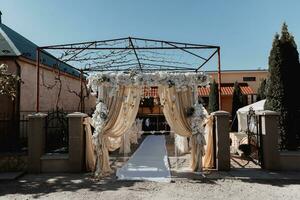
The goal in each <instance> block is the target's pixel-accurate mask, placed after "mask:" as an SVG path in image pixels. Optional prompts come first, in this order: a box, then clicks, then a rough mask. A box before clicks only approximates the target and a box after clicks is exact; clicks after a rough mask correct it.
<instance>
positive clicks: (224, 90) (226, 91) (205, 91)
mask: <svg viewBox="0 0 300 200" xmlns="http://www.w3.org/2000/svg"><path fill="white" fill-rule="evenodd" d="M240 88H241V92H242V94H244V95H251V94H254V92H253V90H252V88H251V87H250V86H240ZM209 91H210V88H209V87H199V88H198V95H199V96H209ZM221 94H222V95H232V94H233V87H228V86H222V87H221Z"/></svg>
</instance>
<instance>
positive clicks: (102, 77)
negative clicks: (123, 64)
mask: <svg viewBox="0 0 300 200" xmlns="http://www.w3.org/2000/svg"><path fill="white" fill-rule="evenodd" d="M88 80H89V82H88V86H89V87H90V88H92V90H93V91H94V94H96V92H97V91H98V87H99V86H106V87H110V88H111V93H112V94H111V95H113V93H114V92H115V91H117V90H118V86H122V85H123V86H141V85H146V86H149V87H151V86H158V85H164V86H168V87H173V86H174V87H175V88H176V90H177V91H181V90H183V91H185V90H187V88H188V86H195V85H197V86H206V85H208V83H209V80H208V76H207V75H205V74H204V73H203V72H199V73H193V72H188V73H174V72H154V73H143V72H137V71H132V72H129V73H126V72H102V73H98V74H94V75H91V76H90V77H89V78H88Z"/></svg>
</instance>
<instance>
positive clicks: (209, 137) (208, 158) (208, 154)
mask: <svg viewBox="0 0 300 200" xmlns="http://www.w3.org/2000/svg"><path fill="white" fill-rule="evenodd" d="M213 121H214V120H213V116H212V115H209V116H208V117H207V119H206V121H205V140H206V145H205V147H204V148H205V155H204V157H203V168H205V169H209V168H212V167H213V166H214V159H213V156H214V144H213Z"/></svg>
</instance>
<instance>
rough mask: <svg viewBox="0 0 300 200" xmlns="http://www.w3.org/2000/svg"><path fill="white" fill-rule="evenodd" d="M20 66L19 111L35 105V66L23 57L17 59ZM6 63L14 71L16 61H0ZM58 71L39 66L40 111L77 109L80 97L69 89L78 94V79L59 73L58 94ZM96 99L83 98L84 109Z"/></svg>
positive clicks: (92, 104)
mask: <svg viewBox="0 0 300 200" xmlns="http://www.w3.org/2000/svg"><path fill="white" fill-rule="evenodd" d="M17 62H18V64H19V65H20V66H21V79H22V82H23V83H22V84H21V94H20V111H35V107H36V67H35V63H34V62H32V61H29V60H27V59H24V58H19V59H18V60H17ZM1 63H6V64H7V65H8V66H9V68H10V70H11V71H14V72H15V71H16V63H15V62H14V61H13V60H5V61H1ZM57 77H58V73H57V72H55V71H54V70H53V69H51V68H48V67H45V66H43V67H41V70H40V111H48V110H51V109H55V108H56V101H57V99H58V107H59V108H63V109H64V110H66V111H67V110H70V111H77V110H78V108H79V103H80V98H79V97H78V96H76V95H75V94H74V93H72V92H70V91H69V90H72V91H76V92H77V94H79V91H80V80H79V78H74V77H72V76H70V75H66V74H63V73H61V75H60V80H61V83H62V84H61V93H60V97H59V98H58V96H59V88H60V84H59V81H58V80H57ZM95 101H96V99H95V98H94V97H92V96H89V98H86V99H85V110H86V111H87V112H89V111H90V110H91V108H93V107H94V106H95Z"/></svg>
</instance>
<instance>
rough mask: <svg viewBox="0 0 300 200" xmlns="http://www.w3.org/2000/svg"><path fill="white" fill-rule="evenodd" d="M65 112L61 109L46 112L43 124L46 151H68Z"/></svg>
mask: <svg viewBox="0 0 300 200" xmlns="http://www.w3.org/2000/svg"><path fill="white" fill-rule="evenodd" d="M67 114H68V113H67V112H65V111H63V110H53V111H50V112H48V116H47V118H46V126H45V133H46V137H45V139H46V141H45V144H46V145H45V151H46V153H68V151H69V131H68V119H67Z"/></svg>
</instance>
